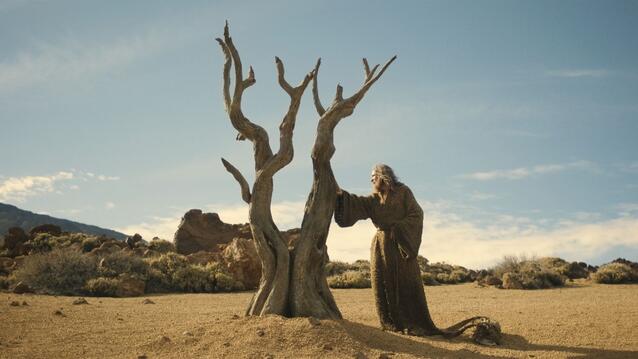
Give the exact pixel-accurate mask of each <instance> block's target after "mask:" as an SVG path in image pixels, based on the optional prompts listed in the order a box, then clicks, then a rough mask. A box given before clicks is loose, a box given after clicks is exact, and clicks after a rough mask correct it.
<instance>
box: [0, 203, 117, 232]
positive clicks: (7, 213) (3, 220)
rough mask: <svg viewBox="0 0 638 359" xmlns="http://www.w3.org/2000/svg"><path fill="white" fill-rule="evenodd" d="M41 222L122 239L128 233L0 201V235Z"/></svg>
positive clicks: (74, 230) (63, 228)
mask: <svg viewBox="0 0 638 359" xmlns="http://www.w3.org/2000/svg"><path fill="white" fill-rule="evenodd" d="M41 224H55V225H56V226H59V227H60V228H61V229H62V230H63V231H65V232H82V233H87V234H93V235H98V236H100V235H104V236H107V237H111V238H115V239H120V240H124V239H126V237H127V235H126V234H124V233H120V232H118V231H114V230H112V229H108V228H102V227H98V226H95V225H91V224H85V223H80V222H75V221H71V220H68V219H64V218H57V217H52V216H49V215H46V214H39V213H34V212H31V211H28V210H24V209H21V208H18V207H16V206H14V205H11V204H6V203H1V202H0V235H4V234H5V233H7V231H8V230H9V228H11V227H21V228H22V229H24V230H25V231H29V230H31V228H33V227H35V226H39V225H41Z"/></svg>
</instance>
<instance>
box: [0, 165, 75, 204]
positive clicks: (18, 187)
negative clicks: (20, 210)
mask: <svg viewBox="0 0 638 359" xmlns="http://www.w3.org/2000/svg"><path fill="white" fill-rule="evenodd" d="M73 177H74V175H73V173H71V172H64V171H60V172H58V173H55V174H52V175H45V176H24V177H9V178H8V179H6V180H4V181H3V182H2V183H1V184H0V201H16V202H23V201H24V200H25V199H26V198H27V197H32V196H36V195H38V194H42V193H50V192H55V191H57V189H56V185H57V184H58V183H60V182H62V181H68V180H71V179H73Z"/></svg>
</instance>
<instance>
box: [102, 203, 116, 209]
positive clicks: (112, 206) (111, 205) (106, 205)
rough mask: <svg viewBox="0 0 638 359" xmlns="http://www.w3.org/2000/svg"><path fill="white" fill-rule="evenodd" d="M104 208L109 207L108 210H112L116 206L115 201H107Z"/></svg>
mask: <svg viewBox="0 0 638 359" xmlns="http://www.w3.org/2000/svg"><path fill="white" fill-rule="evenodd" d="M104 208H106V209H108V210H111V209H113V208H115V203H113V202H106V203H105V204H104Z"/></svg>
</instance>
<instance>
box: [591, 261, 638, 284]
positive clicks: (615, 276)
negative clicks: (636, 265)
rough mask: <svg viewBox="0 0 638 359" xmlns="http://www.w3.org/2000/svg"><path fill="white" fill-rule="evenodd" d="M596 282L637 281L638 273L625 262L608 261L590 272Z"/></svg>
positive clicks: (618, 282) (617, 282)
mask: <svg viewBox="0 0 638 359" xmlns="http://www.w3.org/2000/svg"><path fill="white" fill-rule="evenodd" d="M592 279H593V280H594V281H595V282H597V283H604V284H620V283H633V282H638V273H636V272H635V271H634V270H633V269H632V268H631V267H630V266H629V265H627V264H625V263H608V264H605V265H603V266H601V267H600V268H598V271H596V273H593V274H592Z"/></svg>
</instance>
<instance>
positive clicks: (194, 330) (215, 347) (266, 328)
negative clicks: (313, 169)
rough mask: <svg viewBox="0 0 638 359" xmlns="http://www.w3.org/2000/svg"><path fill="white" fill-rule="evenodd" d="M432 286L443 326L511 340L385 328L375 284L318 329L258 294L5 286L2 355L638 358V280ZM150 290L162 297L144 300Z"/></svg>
mask: <svg viewBox="0 0 638 359" xmlns="http://www.w3.org/2000/svg"><path fill="white" fill-rule="evenodd" d="M426 294H427V297H428V301H429V304H430V310H431V312H432V316H433V319H434V321H435V322H436V323H437V324H438V325H439V326H441V327H443V326H448V325H451V324H453V323H455V322H457V321H459V320H461V319H464V318H467V317H470V316H474V315H486V316H489V317H491V318H493V319H495V320H497V321H499V322H500V323H501V326H502V328H503V332H504V341H503V343H502V345H501V346H498V347H485V346H479V345H477V344H474V343H473V342H472V341H471V339H470V338H469V334H464V335H463V336H461V337H458V338H455V339H452V340H445V339H442V338H440V337H430V338H420V337H412V336H405V335H400V334H395V333H387V332H383V331H381V330H379V329H378V325H377V319H376V314H375V312H374V307H373V298H372V292H371V291H370V290H369V289H345V290H335V291H334V295H335V298H336V300H337V303H338V305H339V307H340V309H341V310H342V312H343V317H344V320H342V321H325V320H322V321H321V322H320V324H319V325H313V324H312V323H311V322H310V321H309V320H308V319H307V318H294V319H286V318H281V317H277V316H269V317H265V318H246V317H243V311H244V307H245V306H246V305H247V303H248V301H249V300H250V296H251V293H231V294H171V295H155V296H147V297H141V298H124V299H117V298H90V297H89V298H86V299H87V300H88V302H89V304H88V305H73V304H72V301H73V300H74V299H75V298H74V297H62V296H59V297H53V296H41V295H33V294H23V295H16V294H11V293H4V294H0V296H1V297H0V298H2V300H0V357H2V358H96V357H99V358H138V357H139V356H141V355H146V356H147V357H148V358H197V357H202V358H224V357H238V358H300V357H301V358H318V357H337V358H341V357H343V358H380V357H384V355H386V356H387V357H389V358H411V357H430V358H446V357H450V358H488V357H505V358H566V357H570V358H571V357H573V358H638V285H615V286H605V285H597V284H591V283H587V282H580V283H575V284H570V285H569V286H568V287H566V288H562V289H552V290H539V291H516V290H499V289H496V288H479V287H476V286H475V285H474V284H463V285H451V286H440V287H426ZM145 298H149V299H151V300H152V301H154V302H155V304H143V303H142V302H143V300H144V299H145ZM12 301H18V302H19V303H20V304H21V305H20V306H12V305H10V303H11V302H12ZM23 301H26V303H27V305H22V302H23ZM56 310H59V311H60V312H61V313H62V315H60V314H55V313H54V312H55V311H56Z"/></svg>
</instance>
